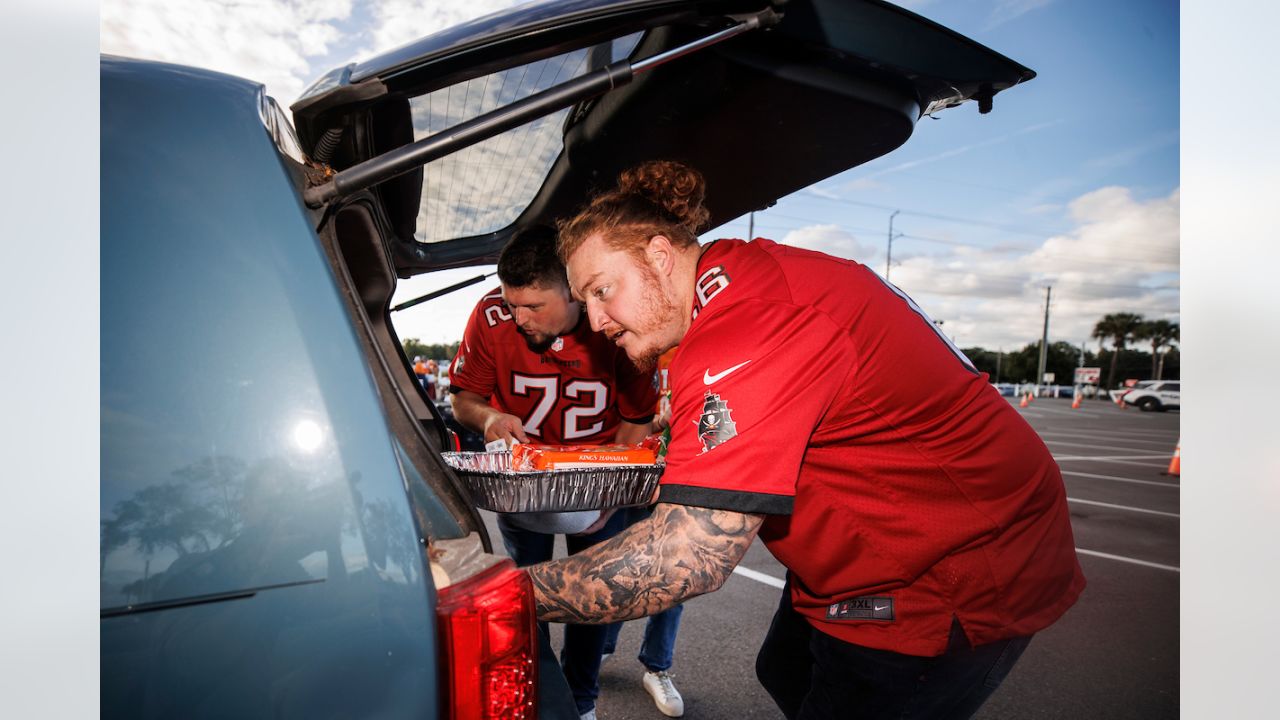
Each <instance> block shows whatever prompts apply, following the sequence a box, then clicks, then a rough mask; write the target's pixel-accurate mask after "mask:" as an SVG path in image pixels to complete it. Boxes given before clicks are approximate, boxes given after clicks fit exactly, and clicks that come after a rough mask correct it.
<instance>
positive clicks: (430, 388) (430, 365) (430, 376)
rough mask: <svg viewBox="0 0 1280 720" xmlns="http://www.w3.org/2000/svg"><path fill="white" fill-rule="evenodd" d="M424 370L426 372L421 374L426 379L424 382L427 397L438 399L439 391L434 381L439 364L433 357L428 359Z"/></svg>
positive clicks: (438, 370) (436, 378)
mask: <svg viewBox="0 0 1280 720" xmlns="http://www.w3.org/2000/svg"><path fill="white" fill-rule="evenodd" d="M426 371H427V372H426V374H425V375H423V379H424V380H426V382H427V384H426V390H427V397H429V398H431V399H432V400H433V401H434V400H439V399H440V393H439V392H438V388H437V386H436V381H437V380H438V379H439V378H438V377H436V376H437V374H438V373H439V372H440V365H439V364H438V363H437V362H436V361H435V360H434V359H433V360H428V361H427V367H426Z"/></svg>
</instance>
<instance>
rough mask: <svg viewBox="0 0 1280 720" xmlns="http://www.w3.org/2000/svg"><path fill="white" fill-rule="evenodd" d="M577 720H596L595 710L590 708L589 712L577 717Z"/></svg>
mask: <svg viewBox="0 0 1280 720" xmlns="http://www.w3.org/2000/svg"><path fill="white" fill-rule="evenodd" d="M578 720H596V709H595V708H591V709H590V710H588V711H586V712H584V713H582V714H581V715H579V716H578Z"/></svg>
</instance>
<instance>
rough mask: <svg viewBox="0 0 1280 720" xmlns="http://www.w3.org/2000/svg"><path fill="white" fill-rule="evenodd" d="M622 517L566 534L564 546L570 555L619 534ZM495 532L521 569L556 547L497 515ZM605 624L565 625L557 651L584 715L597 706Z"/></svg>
mask: <svg viewBox="0 0 1280 720" xmlns="http://www.w3.org/2000/svg"><path fill="white" fill-rule="evenodd" d="M622 529H623V515H622V513H621V512H616V513H614V514H613V517H611V518H609V521H608V522H606V523H605V525H604V527H602V528H600V529H599V530H597V531H596V532H594V533H592V534H590V535H565V537H564V539H565V547H566V549H567V550H568V552H569V554H570V555H573V554H574V553H578V552H581V551H582V550H584V549H586V548H589V547H591V546H592V545H595V544H596V543H598V542H601V541H603V540H608V539H609V538H611V537H613V536H614V535H617V534H618V533H620V532H622ZM498 530H499V531H500V532H501V533H502V544H503V545H504V546H506V548H507V554H508V555H510V556H511V559H513V560H515V561H516V565H518V566H520V567H524V566H526V565H533V564H536V563H540V562H545V561H547V560H550V559H551V553H552V550H553V549H554V548H555V541H556V536H555V535H548V534H546V533H540V532H533V531H532V530H524V529H521V528H518V527H516V526H515V525H512V524H511V523H509V522H507V519H506V516H505V515H501V514H499V515H498ZM538 626H539V627H540V628H541V630H542V633H543V634H544V635H547V636H550V633H549V632H548V628H547V624H546V623H545V622H539V623H538ZM607 631H608V626H607V625H572V624H566V625H565V626H564V649H563V650H561V652H560V667H561V668H563V669H564V677H565V680H567V681H568V682H569V689H570V691H572V692H573V702H574V704H575V705H576V706H577V708H578V712H579V713H585V712H587V711H588V710H591V709H592V708H594V707H595V706H596V698H597V697H599V696H600V654H601V652H602V651H603V649H604V640H605V634H606V633H607Z"/></svg>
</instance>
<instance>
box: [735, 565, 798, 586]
mask: <svg viewBox="0 0 1280 720" xmlns="http://www.w3.org/2000/svg"><path fill="white" fill-rule="evenodd" d="M733 571H734V572H735V573H737V574H739V575H741V576H743V577H745V578H751V579H752V580H755V581H756V582H762V583H764V584H765V585H772V586H774V587H776V588H782V587H785V586H786V584H787V583H786V581H784V580H779V579H778V578H776V577H774V576H772V575H766V574H764V573H762V572H757V571H755V570H752V569H751V568H745V567H742V566H741V565H739V566H737V567H735V568H734V569H733Z"/></svg>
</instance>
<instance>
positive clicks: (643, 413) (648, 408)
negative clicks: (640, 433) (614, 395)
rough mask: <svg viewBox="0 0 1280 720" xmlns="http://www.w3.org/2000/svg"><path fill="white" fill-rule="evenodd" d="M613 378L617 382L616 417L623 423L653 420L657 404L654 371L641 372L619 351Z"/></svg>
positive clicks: (640, 422) (656, 384) (655, 375)
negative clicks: (623, 421)
mask: <svg viewBox="0 0 1280 720" xmlns="http://www.w3.org/2000/svg"><path fill="white" fill-rule="evenodd" d="M614 377H615V378H616V382H617V392H618V415H619V416H620V417H621V418H622V419H623V420H625V421H627V422H630V423H636V424H644V423H647V422H649V421H651V420H653V409H654V407H656V406H657V404H658V375H657V371H656V370H650V371H648V372H642V371H640V370H637V369H636V366H635V365H633V364H632V363H631V361H630V360H629V359H628V358H627V354H626V353H625V352H621V351H619V352H618V353H617V355H616V357H615V360H614Z"/></svg>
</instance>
